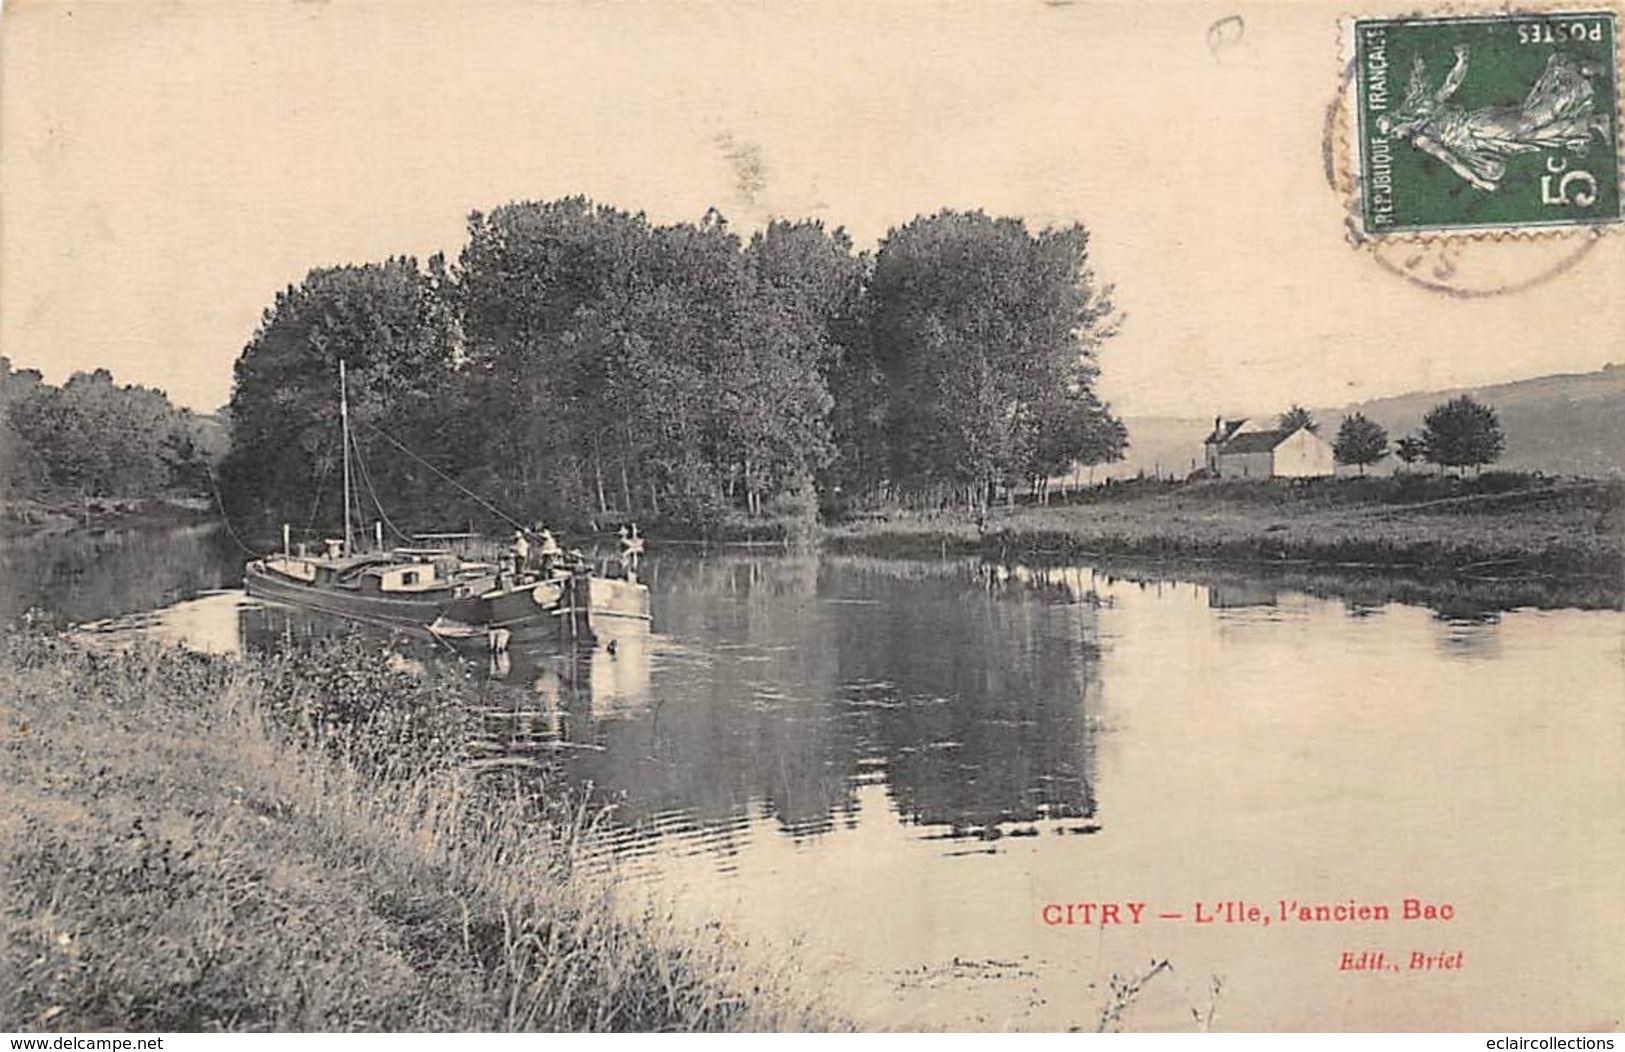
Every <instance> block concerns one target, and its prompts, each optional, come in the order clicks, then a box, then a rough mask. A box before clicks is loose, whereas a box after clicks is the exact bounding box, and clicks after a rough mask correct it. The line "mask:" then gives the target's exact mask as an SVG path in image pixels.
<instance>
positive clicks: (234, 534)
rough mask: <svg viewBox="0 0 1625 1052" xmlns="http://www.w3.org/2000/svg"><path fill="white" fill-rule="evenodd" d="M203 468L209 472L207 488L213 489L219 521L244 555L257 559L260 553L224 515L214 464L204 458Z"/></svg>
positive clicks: (224, 510)
mask: <svg viewBox="0 0 1625 1052" xmlns="http://www.w3.org/2000/svg"><path fill="white" fill-rule="evenodd" d="M203 470H204V471H207V472H208V473H209V488H210V489H212V490H213V491H214V506H215V507H216V508H218V509H220V521H221V522H223V523H225V524H226V532H227V533H229V534H231V539H232V540H234V541H236V542H237V547H239V548H241V549H242V550H243V554H244V555H247V556H249V557H250V558H254V559H258V558H259V557H260V553H259V552H257V551H255V550H254V549H252V548H250V547H249V546H248V545H246V544H244V543H243V539H242V538H241V537H239V536H237V531H236V530H235V529H233V528H232V525H231V519H230V518H228V517H227V516H226V503H225V501H223V500H221V499H220V483H219V482H217V481H215V477H214V465H213V464H210V463H209V462H208V461H207V460H205V461H204V462H203Z"/></svg>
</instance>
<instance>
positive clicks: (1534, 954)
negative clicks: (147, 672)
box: [132, 542, 1625, 1030]
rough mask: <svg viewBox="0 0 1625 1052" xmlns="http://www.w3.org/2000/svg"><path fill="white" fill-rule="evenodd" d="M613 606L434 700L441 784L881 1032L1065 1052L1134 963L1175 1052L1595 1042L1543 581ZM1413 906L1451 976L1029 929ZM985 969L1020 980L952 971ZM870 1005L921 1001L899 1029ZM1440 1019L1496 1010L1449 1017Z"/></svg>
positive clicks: (1588, 873) (1611, 768) (1588, 622)
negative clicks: (1281, 902) (576, 644)
mask: <svg viewBox="0 0 1625 1052" xmlns="http://www.w3.org/2000/svg"><path fill="white" fill-rule="evenodd" d="M187 543H190V542H187ZM186 561H187V560H185V559H179V560H177V564H178V565H184V564H185V563H186ZM646 578H647V579H648V580H649V581H650V582H651V585H652V588H653V592H654V597H653V598H654V608H655V622H656V630H657V633H656V634H655V635H653V636H651V637H650V638H648V639H647V640H641V641H638V642H637V644H636V645H635V646H629V645H628V642H627V641H621V642H619V643H618V645H617V648H616V650H615V651H613V652H612V651H610V650H609V648H607V647H602V648H597V649H594V650H590V651H583V652H548V651H538V652H525V651H515V652H514V653H512V654H510V655H509V657H508V659H507V660H506V661H503V662H497V663H496V664H495V665H494V666H487V665H486V664H485V659H484V658H483V657H480V658H478V659H476V661H475V663H474V664H473V665H472V666H467V667H466V668H465V670H466V671H468V672H469V673H470V675H469V676H468V682H469V688H468V689H469V695H468V700H469V704H470V705H471V706H474V707H476V709H477V711H479V713H480V715H481V721H480V723H481V729H480V731H479V733H478V734H477V735H476V737H475V739H474V740H473V741H471V743H470V747H471V751H472V753H473V754H474V755H475V757H476V758H477V761H476V762H478V763H481V764H505V765H514V764H518V765H523V766H537V767H543V768H545V769H546V771H547V777H550V778H554V777H563V778H567V779H568V780H570V781H571V782H573V783H574V784H575V785H577V786H579V787H582V788H584V789H590V791H591V792H593V793H594V794H597V796H598V798H599V799H600V800H603V801H606V802H610V803H613V804H614V808H615V810H614V813H613V819H612V821H611V823H610V826H609V828H608V830H607V831H606V833H605V835H604V838H603V849H604V851H605V852H606V854H610V855H613V856H614V857H615V858H616V859H618V860H619V863H620V865H621V866H622V870H621V872H622V873H623V874H624V875H625V876H626V878H627V879H626V881H625V886H626V887H628V888H629V889H636V888H652V889H659V890H660V891H662V892H666V891H676V892H678V893H680V894H681V895H682V896H683V901H685V902H689V903H691V904H692V907H693V909H694V911H695V916H696V919H698V920H702V921H703V920H709V919H712V918H714V917H718V916H722V917H726V918H728V919H729V920H730V921H731V922H732V923H735V924H737V925H738V926H739V927H740V928H741V929H742V930H743V931H745V932H746V933H747V934H751V935H756V934H766V935H768V936H770V937H783V936H806V937H807V938H808V939H809V940H811V941H810V942H809V943H807V945H808V946H812V947H817V948H818V951H819V952H820V953H825V954H827V957H828V959H830V960H833V961H836V962H838V963H839V965H840V967H841V969H842V974H843V975H846V976H850V982H849V984H848V985H850V987H851V989H850V990H846V989H844V988H843V991H842V992H843V995H844V996H846V997H847V998H848V999H847V1000H845V1001H843V1004H850V1005H856V1006H859V1007H860V1008H861V1006H863V1005H866V1004H868V1005H872V1006H873V1011H874V1013H875V1015H874V1018H876V1019H879V1020H880V1021H882V1022H884V1023H886V1024H887V1025H893V1026H899V1027H908V1026H940V1025H961V1026H983V1027H987V1026H1004V1025H1023V1026H1034V1027H1046V1028H1059V1029H1064V1028H1066V1027H1067V1026H1072V1025H1078V1024H1082V1025H1085V1026H1089V1025H1092V1022H1093V1016H1094V1013H1095V1012H1097V1011H1098V1004H1097V1003H1096V1002H1095V1001H1094V1000H1093V999H1092V998H1091V997H1086V996H1085V995H1083V994H1081V993H1080V991H1084V990H1086V989H1087V988H1088V984H1089V983H1091V982H1093V983H1096V984H1099V983H1100V982H1102V981H1103V977H1104V976H1105V975H1108V974H1110V972H1112V971H1114V970H1122V969H1131V968H1132V967H1133V966H1134V965H1135V964H1136V963H1137V962H1141V961H1145V960H1149V959H1151V958H1153V957H1158V958H1161V957H1174V958H1177V963H1178V971H1177V972H1175V973H1173V976H1172V977H1170V978H1168V979H1167V980H1166V985H1165V986H1164V987H1163V988H1162V989H1163V990H1165V991H1167V993H1168V994H1169V1000H1168V1002H1167V1004H1166V1005H1164V1006H1163V1007H1164V1008H1166V1012H1165V1014H1163V1015H1161V1016H1158V1015H1155V1014H1154V1013H1155V1012H1156V1011H1158V1010H1159V1009H1158V1008H1157V1007H1156V1005H1155V1004H1154V1003H1153V1002H1152V1001H1150V1000H1148V1001H1147V1002H1146V1003H1145V1004H1143V1005H1142V1006H1140V1007H1139V1008H1138V1009H1137V1011H1142V1012H1144V1013H1146V1014H1144V1015H1141V1016H1139V1017H1138V1018H1137V1020H1136V1022H1137V1024H1139V1025H1145V1026H1152V1027H1158V1028H1163V1027H1177V1026H1179V1025H1183V1024H1185V1023H1187V1022H1188V1020H1189V1011H1190V1005H1191V1004H1202V1003H1205V998H1206V997H1207V987H1206V982H1207V979H1208V977H1209V976H1210V975H1223V976H1225V1000H1224V1003H1223V1006H1222V1018H1223V1019H1224V1025H1226V1026H1229V1027H1233V1028H1237V1029H1257V1028H1267V1027H1283V1028H1293V1027H1298V1028H1303V1027H1308V1028H1327V1027H1330V1028H1343V1027H1356V1028H1358V1027H1361V1026H1364V1027H1367V1028H1368V1027H1369V1023H1370V1021H1371V1020H1372V1019H1378V1020H1381V1021H1383V1023H1384V1024H1385V1025H1393V1026H1395V1027H1419V1028H1424V1029H1428V1028H1431V1029H1440V1028H1442V1029H1466V1028H1468V1024H1469V1023H1470V1024H1471V1025H1472V1026H1477V1027H1479V1028H1485V1027H1488V1028H1491V1029H1497V1028H1504V1029H1520V1030H1525V1029H1541V1028H1544V1027H1546V1025H1547V1021H1548V1020H1549V1019H1550V1018H1551V1016H1550V1013H1549V1012H1548V1011H1547V1006H1551V1005H1573V1006H1576V1007H1575V1011H1574V1014H1572V1015H1570V1016H1565V1017H1564V1018H1565V1019H1566V1020H1570V1021H1572V1020H1578V1019H1584V1018H1593V1017H1594V1018H1602V1017H1603V1016H1602V1015H1601V1014H1599V1013H1600V1012H1601V1011H1602V1009H1603V1008H1604V1007H1606V1005H1605V996H1613V995H1615V994H1617V984H1616V986H1615V988H1612V989H1609V990H1601V989H1600V984H1598V983H1593V982H1592V981H1591V979H1590V977H1589V976H1590V975H1592V974H1594V975H1595V976H1598V977H1604V978H1605V977H1607V976H1609V975H1617V974H1619V970H1620V968H1621V967H1625V957H1622V956H1621V955H1622V953H1625V950H1622V949H1621V946H1622V945H1625V944H1621V943H1620V942H1619V940H1617V939H1614V938H1613V937H1612V933H1611V932H1610V931H1609V929H1608V927H1607V926H1606V925H1598V924H1597V923H1596V918H1597V917H1607V916H1617V915H1618V907H1619V893H1618V887H1617V880H1615V879H1613V875H1615V874H1617V872H1618V869H1619V866H1620V865H1625V827H1622V826H1621V825H1620V824H1619V821H1618V815H1619V814H1620V813H1621V809H1622V808H1625V785H1622V783H1621V781H1620V779H1619V777H1618V766H1617V763H1616V762H1615V760H1616V759H1617V755H1618V753H1619V750H1620V748H1621V745H1622V741H1621V728H1622V727H1625V723H1622V722H1621V718H1620V715H1621V714H1620V701H1619V699H1620V698H1621V697H1622V696H1625V693H1622V690H1625V681H1622V671H1625V664H1622V663H1621V661H1620V652H1619V640H1620V629H1621V619H1620V616H1619V615H1618V614H1617V613H1614V612H1611V611H1589V612H1588V611H1581V610H1572V609H1571V610H1556V611H1543V610H1529V609H1512V608H1511V607H1512V606H1520V605H1524V604H1523V602H1522V601H1523V600H1525V599H1529V598H1531V597H1534V598H1535V599H1539V598H1540V597H1541V596H1542V595H1544V596H1545V597H1546V598H1548V599H1550V598H1552V597H1557V596H1560V593H1558V592H1557V591H1555V590H1552V586H1551V583H1550V582H1535V583H1517V582H1454V583H1445V584H1440V583H1439V582H1426V581H1421V580H1416V579H1406V578H1402V577H1401V578H1388V579H1374V578H1371V577H1369V576H1361V575H1344V574H1339V573H1326V572H1320V571H1314V572H1311V571H1308V570H1305V569H1303V568H1297V567H1294V568H1283V569H1280V570H1279V571H1270V572H1267V573H1265V572H1260V573H1257V574H1244V573H1239V572H1236V571H1230V570H1215V569H1212V568H1188V569H1187V568H1182V569H1180V570H1177V571H1171V570H1168V569H1167V568H1162V569H1155V568H1151V569H1148V568H1146V567H1143V566H1141V567H1134V566H1116V565H1114V566H1111V567H1109V568H1107V569H1098V568H1095V569H1091V568H1088V567H1079V566H1064V565H1055V566H1009V565H1005V566H1001V565H992V564H986V563H982V562H980V561H976V560H920V561H904V560H890V559H870V558H860V557H831V558H824V559H816V558H786V557H775V556H762V555H721V556H705V557H701V556H692V555H673V554H670V553H664V554H661V555H657V556H656V557H654V558H651V560H650V561H649V563H648V564H647V565H646ZM166 587H167V586H166ZM1543 589H1544V590H1546V591H1542V590H1543ZM1396 596H1410V597H1411V598H1412V599H1414V600H1415V602H1414V603H1410V604H1407V603H1404V602H1399V601H1396V598H1395V597H1396ZM1507 604H1511V606H1508V605H1507ZM1605 605H1606V604H1605ZM222 618H224V619H225V620H226V622H227V623H229V626H230V627H229V629H221V627H220V625H221V619H222ZM132 623H133V624H135V625H137V626H138V629H137V630H139V631H142V632H160V633H168V634H169V636H168V637H170V638H174V637H175V636H176V635H178V634H190V636H191V637H193V638H194V639H196V638H204V639H209V640H212V641H213V642H212V643H211V644H210V645H213V646H217V647H221V648H224V649H230V648H233V647H241V648H248V649H254V648H260V647H264V648H272V649H280V648H284V647H288V646H290V645H293V644H296V643H297V642H298V640H299V639H301V638H303V637H304V635H308V634H316V633H322V632H333V631H354V630H355V629H353V628H351V627H350V626H348V625H345V624H343V623H342V622H341V623H334V622H330V621H325V620H323V619H319V618H313V617H311V616H310V615H301V614H299V613H297V612H294V611H288V610H286V609H283V608H277V607H270V606H261V605H259V604H252V603H246V602H244V601H243V600H242V598H241V595H240V593H226V594H221V595H210V596H204V597H202V598H199V599H197V600H193V601H190V602H185V603H181V604H178V605H175V606H172V607H170V608H169V609H168V610H166V611H164V612H162V613H161V614H157V615H150V616H143V617H140V618H138V619H136V620H135V621H134V622H132ZM395 645H397V646H399V647H401V648H403V649H405V650H406V651H407V652H409V653H410V654H412V655H413V656H414V657H415V658H419V659H421V660H423V661H435V660H463V659H460V658H454V657H451V656H449V655H447V654H446V653H445V651H444V650H443V648H439V647H437V645H436V644H435V643H433V642H432V641H431V640H428V639H415V638H411V637H405V636H402V637H398V638H396V639H395ZM1508 786H1515V787H1516V791H1515V792H1509V791H1508V788H1507V787H1508ZM1072 834H1093V835H1086V836H1085V835H1072ZM1599 873H1601V874H1607V875H1608V879H1606V880H1601V879H1598V876H1597V875H1598V874H1599ZM1531 888H1534V889H1537V890H1539V889H1547V891H1542V892H1541V893H1540V894H1541V897H1542V902H1543V906H1542V908H1541V909H1539V910H1533V909H1528V908H1526V906H1527V901H1528V897H1529V895H1530V894H1531V891H1530V889H1531ZM1548 891H1549V892H1560V894H1556V893H1554V894H1548V893H1547V892H1548ZM1411 895H1420V896H1424V897H1428V898H1430V899H1437V900H1440V901H1451V902H1453V903H1454V904H1455V905H1456V908H1457V909H1458V911H1459V916H1458V919H1457V921H1455V922H1453V924H1452V926H1451V927H1450V929H1449V930H1448V931H1447V932H1446V931H1436V930H1432V929H1430V930H1429V931H1427V932H1425V933H1422V934H1421V935H1415V934H1414V931H1413V930H1412V929H1380V930H1376V929H1373V931H1372V932H1371V933H1370V934H1371V939H1372V945H1373V946H1391V947H1392V948H1393V949H1394V950H1395V951H1396V952H1399V951H1403V950H1406V949H1411V948H1424V946H1427V945H1430V944H1431V941H1432V940H1435V939H1436V938H1438V937H1445V936H1447V937H1448V939H1449V940H1450V945H1451V947H1453V948H1455V949H1459V950H1465V952H1466V954H1467V956H1468V958H1469V959H1471V960H1473V962H1474V965H1473V967H1474V969H1475V970H1474V971H1473V972H1472V974H1471V975H1468V976H1464V977H1459V982H1458V977H1456V976H1429V977H1425V980H1424V981H1416V982H1409V981H1405V980H1404V979H1401V978H1397V977H1396V979H1395V981H1394V982H1392V983H1376V982H1372V983H1359V984H1354V983H1351V982H1350V981H1349V977H1348V976H1346V975H1340V974H1339V973H1338V971H1337V969H1336V966H1335V962H1336V961H1337V960H1338V959H1339V957H1338V955H1339V954H1340V953H1341V952H1342V951H1343V950H1346V949H1348V948H1350V945H1351V944H1349V942H1348V940H1349V938H1350V936H1349V933H1348V932H1347V931H1346V930H1335V931H1334V930H1331V929H1329V928H1313V929H1312V928H1310V927H1293V928H1290V929H1287V928H1283V927H1276V928H1272V929H1269V930H1267V931H1262V932H1260V931H1255V930H1251V929H1248V928H1246V927H1244V926H1229V927H1225V926H1220V925H1215V926H1212V927H1210V928H1204V929H1202V930H1200V931H1197V930H1195V929H1193V928H1191V927H1189V926H1182V925H1175V924H1166V925H1146V926H1143V927H1139V928H1124V929H1121V930H1105V929H1099V930H1091V931H1089V932H1088V933H1087V935H1084V934H1083V933H1081V932H1078V931H1075V930H1061V929H1053V930H1052V929H1050V928H1046V927H1044V926H1043V925H1042V924H1041V923H1040V922H1039V921H1038V920H1037V919H1036V918H1037V917H1038V916H1039V911H1040V909H1041V908H1042V905H1043V904H1044V903H1046V902H1061V901H1075V900H1078V901H1081V900H1086V899H1087V900H1094V899H1097V898H1098V899H1101V900H1104V899H1107V898H1112V899H1117V900H1121V901H1128V900H1133V901H1144V902H1148V903H1151V904H1152V907H1153V908H1156V909H1163V908H1166V909H1171V910H1180V909H1188V908H1189V906H1190V904H1191V903H1192V902H1194V901H1196V900H1198V899H1202V900H1207V901H1211V900H1214V899H1218V898H1226V897H1232V896H1235V897H1242V898H1247V899H1250V900H1257V901H1261V902H1265V903H1268V902H1272V901H1274V900H1276V899H1278V898H1281V897H1290V898H1299V899H1303V900H1304V901H1325V902H1341V901H1346V900H1348V899H1350V898H1357V899H1359V900H1361V901H1382V902H1389V903H1394V902H1397V901H1398V899H1399V898H1400V897H1401V896H1411ZM1366 934H1367V933H1366V932H1364V931H1362V932H1361V933H1359V936H1360V943H1361V945H1364V941H1365V936H1366ZM1410 941H1415V942H1416V946H1415V947H1412V946H1410V945H1409V943H1410ZM995 960H996V961H1019V962H1021V968H1020V971H1022V973H1023V974H1024V975H1027V976H1030V977H1031V978H1030V982H1029V980H1028V979H1022V980H1021V982H1022V983H1024V984H1026V985H1022V986H1020V988H1019V989H1017V990H1015V991H1014V992H1013V993H1011V992H1010V991H1008V990H1007V989H1005V988H1004V987H998V986H995V985H986V986H982V987H976V986H974V984H972V983H971V982H970V981H969V980H965V979H964V978H963V975H962V973H961V971H960V970H959V968H958V966H959V964H960V963H961V962H975V961H995ZM1574 960H1586V961H1590V962H1596V963H1597V968H1596V970H1595V972H1594V973H1588V974H1587V975H1585V976H1579V977H1578V978H1577V977H1576V973H1575V972H1574V970H1573V961H1574ZM900 975H907V976H913V977H915V978H917V979H918V980H919V981H918V982H916V983H915V985H913V986H911V987H909V993H908V995H907V997H906V998H904V999H902V1000H899V999H897V998H896V997H895V996H894V995H893V993H892V992H893V991H894V990H895V989H896V987H897V986H898V977H899V976H900ZM922 976H926V977H928V978H920V977H922ZM1185 976H1188V977H1190V978H1189V983H1190V984H1192V985H1190V986H1189V987H1182V986H1180V985H1179V984H1180V983H1182V982H1186V980H1185V979H1182V978H1180V977H1185ZM1162 981H1163V980H1159V982H1162ZM1465 983H1471V984H1473V985H1472V989H1474V990H1492V991H1517V992H1518V996H1517V997H1506V998H1499V997H1498V998H1497V999H1496V1001H1495V1003H1494V1004H1493V1005H1491V1006H1490V1008H1491V1009H1493V1010H1492V1011H1488V1012H1486V1011H1483V1010H1482V1009H1484V1002H1483V1001H1482V1000H1472V999H1470V998H1468V997H1467V996H1466V995H1465V993H1464V991H1465V990H1467V987H1466V986H1464V985H1462V984H1465ZM1098 988H1099V987H1098V985H1097V989H1098ZM877 991H879V992H881V993H880V994H878V995H877V993H876V992H877ZM1283 992H1284V993H1283ZM967 994H970V995H974V996H976V997H991V998H995V1000H993V1001H991V1002H986V1001H984V1002H980V1003H978V1004H979V1007H977V1008H975V1009H974V1010H973V1009H970V1008H967V1004H969V1003H971V1002H970V1001H968V1000H967ZM866 998H867V1000H865V999H866ZM1080 998H1083V1000H1081V1001H1080ZM1616 1000H1617V998H1616ZM1461 1006H1471V1007H1472V1008H1473V1011H1471V1012H1468V1010H1467V1009H1465V1008H1462V1007H1461ZM854 1010H858V1009H854ZM978 1012H979V1013H984V1014H974V1013H978ZM1586 1012H1589V1013H1591V1015H1585V1014H1584V1013H1586ZM1452 1013H1455V1014H1452Z"/></svg>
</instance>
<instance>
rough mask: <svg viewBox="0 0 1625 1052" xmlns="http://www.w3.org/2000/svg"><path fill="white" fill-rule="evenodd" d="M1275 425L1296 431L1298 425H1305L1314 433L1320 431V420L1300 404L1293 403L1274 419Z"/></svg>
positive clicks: (1285, 429)
mask: <svg viewBox="0 0 1625 1052" xmlns="http://www.w3.org/2000/svg"><path fill="white" fill-rule="evenodd" d="M1276 426H1277V427H1279V428H1280V429H1281V430H1282V431H1296V430H1298V429H1299V428H1300V427H1306V428H1308V429H1309V430H1310V431H1313V432H1315V433H1316V434H1319V433H1320V422H1319V421H1317V420H1316V419H1315V416H1314V414H1313V413H1311V412H1309V410H1307V409H1305V408H1304V407H1303V406H1301V405H1294V406H1293V407H1292V408H1291V409H1288V410H1287V411H1286V412H1284V413H1282V414H1281V415H1280V416H1279V417H1278V418H1277V419H1276Z"/></svg>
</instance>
